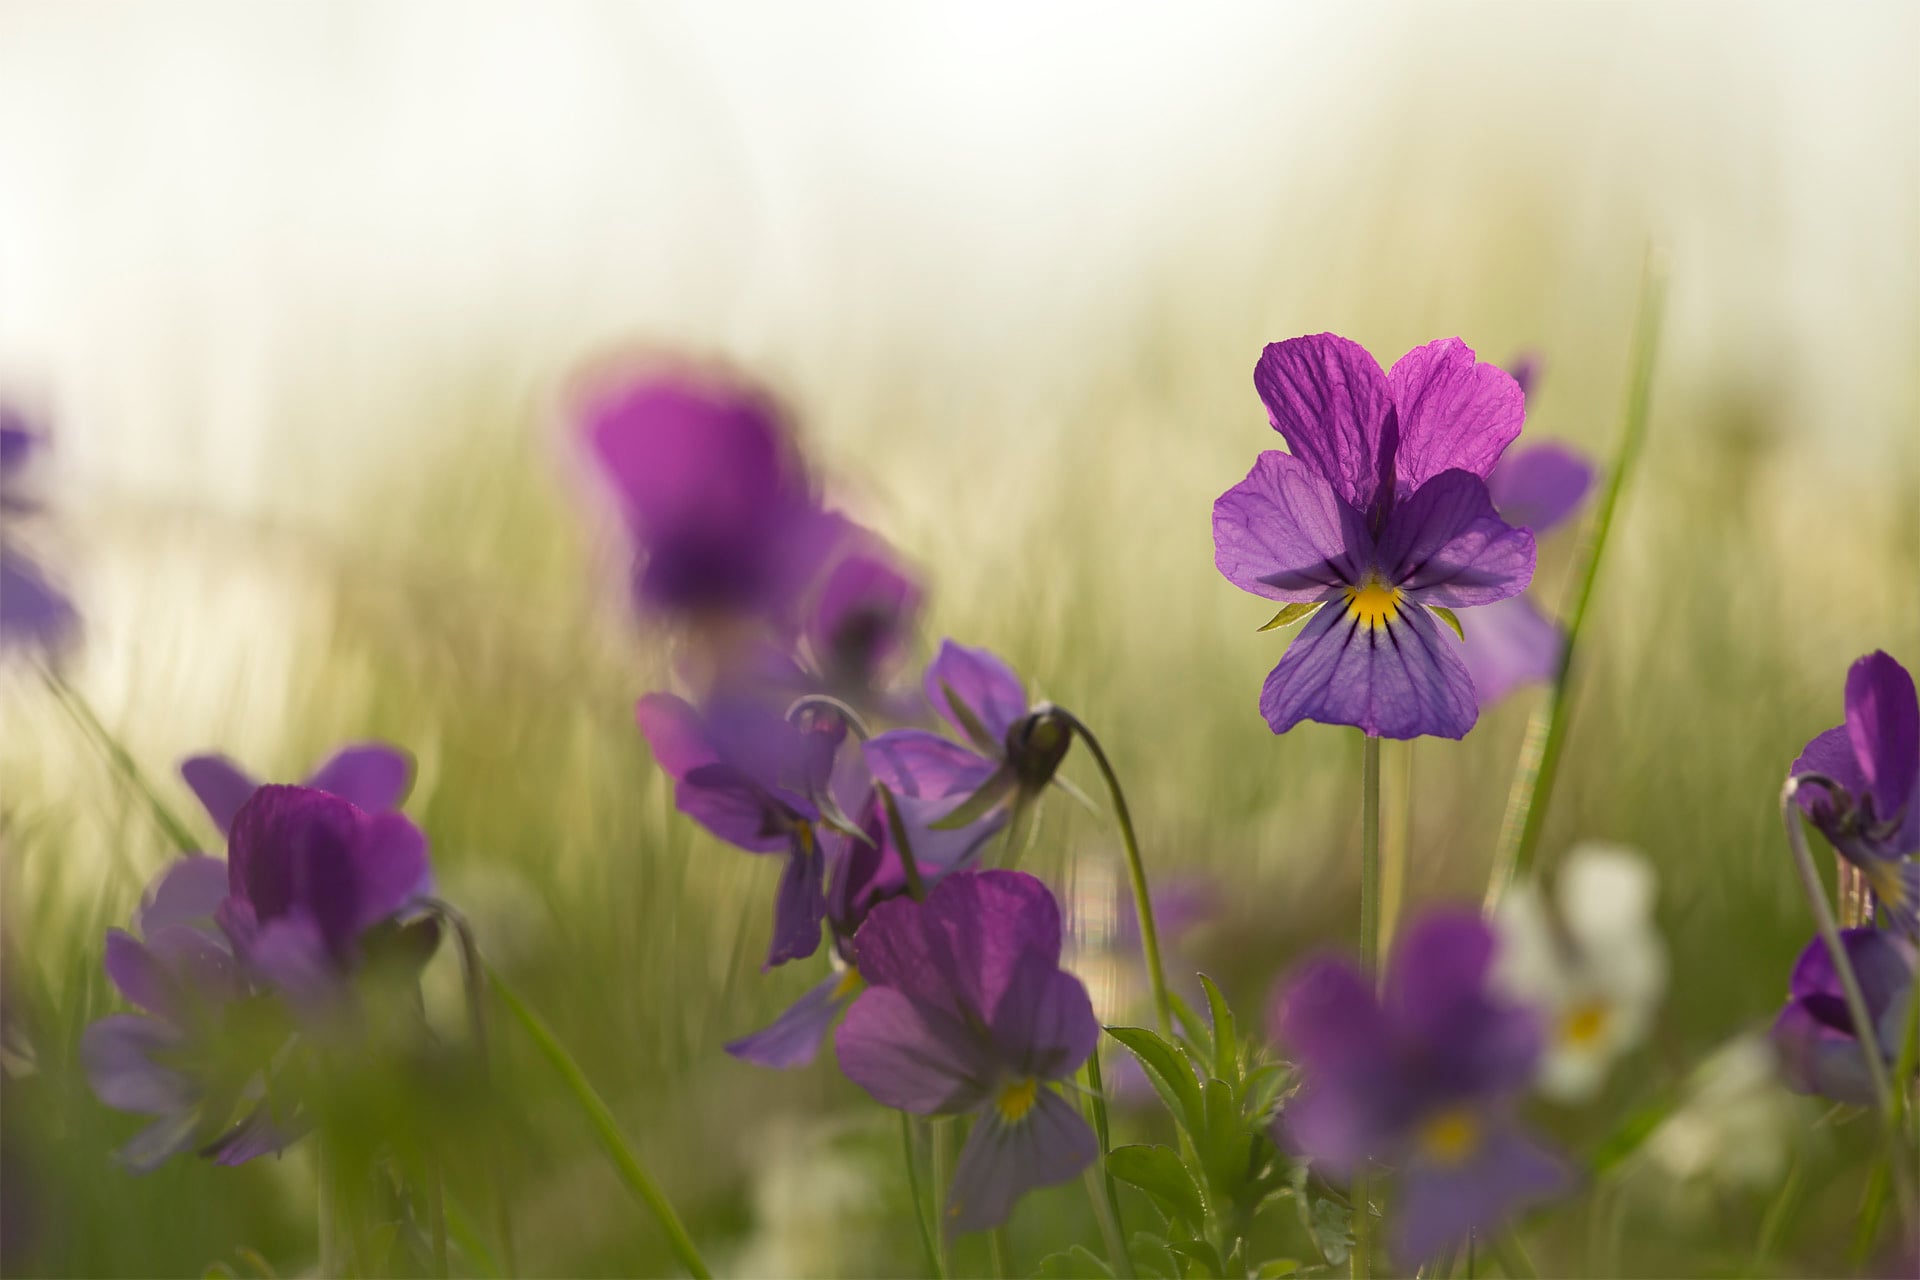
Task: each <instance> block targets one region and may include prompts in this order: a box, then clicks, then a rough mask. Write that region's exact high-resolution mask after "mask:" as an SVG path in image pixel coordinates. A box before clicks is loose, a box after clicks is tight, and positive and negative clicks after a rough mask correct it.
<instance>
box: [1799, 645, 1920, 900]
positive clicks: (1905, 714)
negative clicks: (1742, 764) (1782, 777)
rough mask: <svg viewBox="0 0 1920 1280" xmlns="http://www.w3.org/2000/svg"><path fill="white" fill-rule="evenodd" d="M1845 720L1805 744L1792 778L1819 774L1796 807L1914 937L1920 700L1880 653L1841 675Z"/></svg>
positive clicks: (1903, 673) (1919, 885)
mask: <svg viewBox="0 0 1920 1280" xmlns="http://www.w3.org/2000/svg"><path fill="white" fill-rule="evenodd" d="M1846 711H1847V719H1846V723H1845V724H1842V725H1840V726H1838V727H1837V728H1833V729H1828V730H1827V731H1826V732H1825V733H1822V734H1819V735H1818V736H1816V737H1815V738H1814V739H1813V741H1811V742H1809V743H1807V745H1806V748H1805V750H1803V751H1802V752H1801V753H1800V758H1799V759H1798V760H1795V761H1794V762H1793V773H1794V774H1796V775H1797V774H1804V773H1815V774H1823V775H1825V776H1826V777H1828V778H1830V779H1832V780H1833V781H1834V782H1835V783H1837V784H1838V785H1839V791H1838V792H1837V793H1836V792H1833V791H1830V790H1829V789H1828V788H1826V787H1823V786H1818V785H1813V784H1807V785H1803V786H1802V787H1801V788H1800V790H1799V800H1800V807H1801V809H1802V810H1804V811H1805V812H1806V814H1807V816H1808V817H1809V818H1811V819H1812V820H1813V824H1814V826H1816V827H1818V828H1819V829H1820V833H1821V834H1822V835H1824V836H1825V837H1826V838H1827V840H1828V842H1829V843H1831V844H1832V845H1833V847H1834V849H1835V850H1837V851H1838V852H1839V854H1840V856H1841V857H1843V858H1845V859H1846V860H1847V861H1848V862H1850V863H1852V864H1853V865H1854V866H1855V867H1857V868H1859V870H1860V872H1861V874H1862V876H1863V877H1864V878H1865V879H1866V882H1867V885H1868V887H1869V888H1871V889H1872V890H1873V896H1874V899H1875V900H1876V901H1877V902H1878V903H1879V904H1880V908H1881V909H1882V910H1883V911H1885V912H1886V913H1887V916H1888V918H1889V919H1891V920H1892V921H1893V923H1894V925H1895V926H1896V927H1898V928H1899V929H1900V930H1901V932H1903V933H1905V934H1906V935H1907V936H1908V937H1910V938H1915V937H1920V863H1916V862H1915V858H1914V855H1915V854H1920V697H1916V696H1915V692H1914V687H1913V677H1912V676H1910V675H1908V674H1907V669H1906V668H1905V667H1903V666H1901V665H1900V664H1899V663H1898V662H1896V661H1894V660H1893V658H1891V657H1889V656H1888V655H1887V654H1885V653H1883V652H1878V651H1876V652H1874V653H1870V654H1868V655H1867V656H1866V657H1864V658H1861V659H1859V660H1858V661H1856V662H1855V663H1854V664H1853V666H1852V667H1851V668H1850V669H1849V670H1848V671H1847V693H1846Z"/></svg>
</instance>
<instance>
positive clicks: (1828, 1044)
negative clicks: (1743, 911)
mask: <svg viewBox="0 0 1920 1280" xmlns="http://www.w3.org/2000/svg"><path fill="white" fill-rule="evenodd" d="M1840 940H1841V942H1842V943H1843V944H1844V945H1845V947H1846V952H1847V961H1848V963H1849V964H1851V965H1852V966H1853V973H1854V976H1855V977H1856V978H1858V979H1859V981H1860V994H1861V995H1862V996H1863V997H1864V998H1865V1000H1866V1006H1867V1016H1868V1017H1869V1018H1871V1019H1872V1020H1873V1030H1874V1036H1875V1038H1876V1040H1877V1042H1878V1043H1876V1044H1874V1045H1873V1046H1872V1048H1871V1049H1869V1048H1868V1047H1867V1046H1864V1045H1862V1044H1861V1043H1860V1037H1859V1034H1858V1031H1857V1030H1856V1028H1855V1027H1854V1023H1853V1017H1852V1015H1851V1014H1849V1013H1848V1011H1847V1002H1846V996H1845V995H1844V994H1843V993H1842V988H1841V985H1840V975H1839V973H1838V972H1837V971H1836V970H1835V969H1834V967H1833V954H1832V953H1831V952H1830V951H1828V950H1827V944H1826V942H1825V941H1824V940H1822V939H1820V938H1815V939H1814V940H1813V941H1812V942H1810V943H1808V944H1807V949H1806V950H1805V951H1802V952H1801V953H1800V960H1799V962H1798V963H1797V964H1795V965H1794V966H1793V980H1792V984H1791V986H1790V987H1789V995H1788V998H1787V1007H1786V1008H1785V1009H1783V1010H1781V1012H1780V1016H1779V1017H1778V1018H1777V1019H1775V1021H1774V1024H1773V1046H1774V1049H1775V1051H1776V1052H1777V1053H1778V1054H1779V1055H1780V1067H1781V1073H1782V1075H1784V1076H1785V1077H1786V1081H1787V1085H1788V1087H1789V1088H1791V1089H1793V1090H1794V1091H1795V1092H1797V1093H1810V1094H1817V1095H1819V1096H1820V1097H1823V1098H1831V1099H1833V1100H1834V1101H1835V1102H1850V1103H1853V1104H1855V1105H1856V1106H1862V1107H1868V1106H1872V1105H1873V1077H1872V1076H1871V1074H1870V1072H1869V1068H1868V1066H1867V1054H1868V1053H1869V1052H1872V1053H1877V1054H1879V1055H1880V1058H1881V1060H1882V1061H1883V1062H1885V1063H1886V1064H1887V1070H1888V1071H1889V1072H1891V1071H1892V1070H1893V1066H1894V1063H1895V1062H1896V1061H1897V1060H1898V1058H1899V1055H1900V1043H1901V1040H1902V1038H1903V1036H1904V1035H1905V1033H1906V1019H1907V1003H1908V1000H1909V998H1910V997H1911V995H1912V992H1913V976H1914V947H1913V944H1912V943H1911V942H1909V941H1908V940H1907V939H1905V938H1902V937H1900V936H1898V935H1896V934H1893V933H1888V932H1886V931H1885V930H1881V929H1871V928H1864V929H1846V930H1843V931H1842V932H1841V935H1840ZM1900 1087H1902V1086H1900V1085H1899V1084H1898V1083H1896V1084H1895V1088H1900Z"/></svg>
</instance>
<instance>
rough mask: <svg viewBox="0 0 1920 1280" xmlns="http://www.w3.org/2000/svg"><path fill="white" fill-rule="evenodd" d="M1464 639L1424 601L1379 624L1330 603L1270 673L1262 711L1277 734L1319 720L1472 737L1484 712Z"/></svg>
mask: <svg viewBox="0 0 1920 1280" xmlns="http://www.w3.org/2000/svg"><path fill="white" fill-rule="evenodd" d="M1458 643H1459V642H1458V641H1456V640H1454V639H1452V638H1451V637H1450V636H1442V635H1441V634H1440V629H1439V627H1438V626H1437V625H1435V623H1434V620H1433V615H1432V614H1430V613H1428V612H1427V611H1426V609H1425V608H1423V607H1421V606H1419V605H1417V604H1410V603H1409V604H1405V605H1402V606H1401V608H1400V609H1399V610H1398V612H1397V613H1396V614H1395V616H1394V617H1393V618H1392V620H1391V621H1389V622H1387V623H1386V625H1384V626H1380V627H1370V626H1367V625H1365V624H1364V623H1363V622H1361V621H1360V620H1359V619H1358V618H1356V617H1355V616H1353V615H1352V614H1351V613H1350V612H1349V611H1348V610H1347V609H1345V608H1343V607H1340V606H1338V605H1332V604H1330V605H1328V606H1327V607H1326V608H1324V609H1322V610H1320V612H1319V613H1317V614H1315V615H1314V616H1313V618H1312V619H1311V620H1310V621H1308V622H1307V624H1306V625H1305V626H1304V627H1302V628H1301V629H1300V633H1299V634H1298V635H1296V636H1295V637H1294V639H1293V644H1292V645H1291V646H1289V647H1288V649H1287V652H1286V654H1285V656H1283V657H1282V658H1281V659H1280V665H1279V666H1277V667H1275V668H1274V669H1273V671H1272V672H1271V673H1270V674H1269V675H1268V676H1267V682H1266V685H1265V687H1264V688H1262V689H1261V691H1260V713H1261V714H1262V715H1264V716H1265V717H1266V719H1267V724H1268V725H1270V726H1271V727H1272V729H1273V731H1274V732H1275V733H1285V732H1286V731H1287V730H1289V729H1291V728H1292V727H1293V726H1294V725H1296V724H1299V723H1300V722H1301V721H1302V720H1317V721H1319V722H1320V723H1322V724H1350V725H1354V726H1355V727H1357V728H1359V729H1360V730H1362V731H1363V732H1365V733H1367V734H1370V735H1372V736H1375V737H1381V738H1417V737H1420V736H1421V735H1423V734H1431V735H1433V736H1435V737H1440V738H1462V737H1465V736H1466V734H1467V731H1468V730H1469V729H1471V728H1473V724H1474V721H1475V720H1476V719H1478V718H1479V714H1480V710H1479V703H1478V701H1477V700H1476V698H1475V697H1474V692H1473V679H1472V677H1470V676H1469V675H1468V674H1467V668H1466V665H1465V664H1464V663H1462V662H1461V660H1460V656H1459V654H1458V653H1457V652H1456V651H1455V648H1454V646H1456V645H1457V644H1458Z"/></svg>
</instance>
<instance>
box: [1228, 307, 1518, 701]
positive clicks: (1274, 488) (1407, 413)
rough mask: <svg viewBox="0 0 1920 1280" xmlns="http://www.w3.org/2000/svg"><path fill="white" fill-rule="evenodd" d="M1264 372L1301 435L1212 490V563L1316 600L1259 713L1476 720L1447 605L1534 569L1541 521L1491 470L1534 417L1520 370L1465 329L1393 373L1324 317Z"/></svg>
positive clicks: (1268, 591)
mask: <svg viewBox="0 0 1920 1280" xmlns="http://www.w3.org/2000/svg"><path fill="white" fill-rule="evenodd" d="M1254 385H1255V387H1257V388H1258V390H1259V392H1260V398H1261V399H1262V400H1263V401H1264V402H1265V403H1266V406H1267V416H1268V418H1269V419H1270V421H1271V422H1272V424H1273V427H1274V429H1275V430H1276V431H1278V432H1279V433H1280V434H1281V435H1282V436H1283V437H1285V438H1286V441H1287V444H1288V446H1289V447H1290V448H1291V449H1292V452H1291V453H1281V452H1278V451H1277V450H1276V451H1270V452H1267V453H1263V454H1261V455H1260V457H1259V459H1258V460H1257V461H1256V462H1255V463H1254V465H1253V470H1252V471H1251V472H1249V473H1248V475H1247V478H1246V479H1245V480H1243V481H1241V482H1240V483H1239V484H1237V485H1235V486H1234V487H1233V488H1231V489H1229V490H1227V492H1226V493H1224V494H1222V495H1221V496H1220V498H1219V500H1218V501H1216V502H1215V503H1214V505H1213V539H1214V563H1215V565H1216V566H1218V568H1219V570H1220V572H1221V573H1222V574H1224V575H1225V576H1226V578H1227V580H1228V581H1230V582H1232V583H1233V584H1234V585H1235V586H1237V587H1239V588H1240V589H1241V590H1243V591H1250V592H1252V593H1253V594H1255V595H1258V596H1264V597H1266V598H1267V599H1269V600H1276V601H1279V602H1280V603H1281V604H1283V605H1285V606H1287V608H1285V609H1283V610H1282V611H1281V613H1280V615H1279V616H1278V617H1276V619H1275V623H1278V622H1280V621H1281V620H1283V619H1286V618H1289V617H1292V618H1298V617H1301V616H1304V615H1305V614H1308V613H1311V614H1312V617H1311V618H1310V620H1309V621H1307V622H1306V624H1305V625H1304V626H1303V627H1302V629H1301V631H1300V634H1299V635H1297V636H1296V637H1294V641H1293V643H1292V645H1291V646H1289V647H1288V649H1287V652H1286V655H1285V656H1284V657H1282V658H1281V660H1280V664H1279V665H1278V666H1276V667H1275V668H1274V669H1273V672H1272V674H1270V675H1269V676H1268V677H1267V681H1266V686H1265V688H1264V689H1263V690H1262V691H1261V696H1260V711H1261V714H1262V715H1264V716H1265V717H1266V720H1267V723H1268V725H1270V726H1271V727H1272V729H1273V731H1274V732H1275V733H1284V732H1286V731H1287V730H1288V729H1291V728H1292V727H1293V726H1294V725H1296V724H1298V723H1300V722H1301V721H1302V720H1317V721H1320V722H1322V723H1324V724H1350V725H1354V726H1357V727H1358V728H1359V729H1360V730H1361V731H1363V732H1364V733H1367V734H1368V735H1370V736H1374V737H1383V738H1413V737H1419V736H1421V735H1423V734H1432V735H1434V736H1437V737H1443V738H1459V737H1464V736H1465V735H1466V733H1467V731H1468V730H1469V729H1471V728H1472V727H1473V724H1474V721H1475V720H1476V719H1477V718H1478V716H1479V700H1478V698H1477V697H1476V696H1475V694H1474V688H1473V679H1472V677H1471V676H1470V675H1469V674H1468V672H1467V668H1466V664H1465V663H1464V662H1463V661H1462V660H1461V658H1460V655H1459V654H1458V653H1457V652H1456V651H1455V650H1454V648H1453V645H1454V644H1455V643H1456V642H1455V641H1453V640H1449V639H1448V638H1447V637H1446V635H1445V634H1444V633H1443V630H1442V627H1441V622H1442V621H1445V622H1446V623H1447V624H1448V626H1450V627H1455V628H1457V626H1458V623H1457V621H1456V620H1455V619H1454V618H1453V617H1452V613H1451V611H1452V610H1454V609H1460V608H1468V607H1472V606H1478V605H1488V604H1492V603H1494V602H1495V601H1497V600H1504V599H1506V598H1507V597H1509V596H1512V595H1517V594H1518V593H1519V592H1521V591H1523V590H1525V589H1526V586H1527V584H1528V583H1529V582H1530V581H1531V580H1532V578H1533V565H1534V546H1533V535H1532V534H1530V533H1528V532H1526V531H1525V530H1524V529H1516V528H1514V527H1512V526H1511V525H1509V524H1507V523H1506V522H1505V521H1504V520H1502V519H1501V518H1500V516H1499V515H1498V514H1497V513H1496V512H1495V510H1494V506H1493V500H1492V498H1491V497H1490V496H1489V495H1488V492H1487V485H1486V477H1487V476H1488V474H1489V473H1491V472H1492V470H1493V467H1494V464H1495V463H1496V462H1498V461H1499V459H1500V455H1501V453H1502V451H1504V450H1505V449H1506V447H1507V445H1508V444H1510V443H1511V442H1512V441H1513V439H1514V437H1515V436H1517V435H1518V434H1519V433H1520V424H1521V420H1522V419H1523V417H1524V416H1525V397H1524V396H1522V394H1521V392H1520V388H1519V386H1518V384H1516V383H1515V382H1514V380H1513V379H1512V377H1510V376H1509V375H1508V374H1507V373H1506V372H1505V371H1504V370H1502V369H1499V368H1497V367H1495V366H1493V365H1489V364H1479V363H1476V362H1475V360H1474V355H1473V351H1472V349H1471V348H1469V347H1468V346H1467V345H1466V344H1465V343H1463V342H1461V341H1460V340H1459V339H1457V338H1449V339H1446V340H1443V341H1440V342H1433V343H1429V344H1428V345H1426V346H1424V347H1416V348H1414V349H1413V350H1412V351H1410V352H1408V353H1407V354H1406V355H1405V356H1402V357H1401V358H1400V359H1399V361H1397V362H1396V363H1395V364H1394V366H1393V369H1392V370H1391V371H1390V372H1386V373H1382V372H1381V370H1380V366H1379V365H1378V364H1377V363H1376V362H1375V361H1374V358H1373V357H1372V356H1371V355H1368V354H1367V351H1366V349H1365V348H1364V347H1362V346H1360V345H1359V344H1358V343H1355V342H1351V341H1349V340H1347V339H1345V338H1340V337H1336V336H1334V335H1333V334H1319V335H1316V336H1313V337H1307V338H1295V339H1292V340H1291V341H1288V342H1276V343H1273V344H1271V345H1269V346H1268V347H1267V349H1266V350H1265V351H1264V352H1263V353H1262V354H1261V356H1260V362H1259V364H1258V365H1257V366H1256V367H1255V369H1254ZM1436 610H1438V611H1439V612H1438V614H1437V615H1436V612H1435V611H1436ZM1269 625H1273V624H1269Z"/></svg>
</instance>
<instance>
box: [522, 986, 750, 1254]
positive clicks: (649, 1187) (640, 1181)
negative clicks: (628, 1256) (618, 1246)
mask: <svg viewBox="0 0 1920 1280" xmlns="http://www.w3.org/2000/svg"><path fill="white" fill-rule="evenodd" d="M489 977H491V978H492V980H493V991H494V994H495V995H496V996H497V997H499V1000H500V1003H501V1004H503V1005H505V1006H506V1008H507V1012H509V1013H511V1014H512V1015H513V1017H514V1020H515V1021H516V1022H518V1023H519V1024H520V1026H521V1029H522V1030H524V1031H525V1032H526V1033H527V1038H528V1039H530V1040H532V1041H533V1043H534V1047H535V1048H537V1049H539V1050H540V1055H541V1056H542V1057H544V1058H545V1059H546V1060H547V1064H548V1065H549V1066H551V1067H552V1068H553V1069H554V1071H555V1073H556V1074H558V1075H559V1077H560V1079H561V1081H562V1083H564V1084H565V1085H566V1087H567V1092H568V1093H570V1094H572V1095H573V1100H574V1101H575V1102H576V1103H578V1104H579V1107H580V1110H581V1111H582V1112H584V1113H585V1115H586V1117H587V1123H588V1124H589V1125H591V1126H592V1128H593V1132H594V1136H595V1137H597V1138H598V1139H599V1140H600V1145H601V1147H603V1148H604V1149H605V1150H606V1153H607V1156H608V1157H609V1158H610V1159H611V1160H612V1162H613V1167H614V1169H615V1170H616V1171H617V1172H618V1173H619V1175H620V1180H621V1181H622V1182H625V1183H626V1184H627V1189H628V1190H629V1191H631V1192H633V1194H634V1195H635V1196H636V1197H638V1199H639V1200H640V1202H641V1203H642V1204H644V1205H645V1206H646V1207H647V1209H648V1210H649V1211H650V1212H651V1213H652V1214H653V1216H654V1219H655V1221H657V1222H658V1223H659V1224H660V1229H661V1231H662V1232H664V1233H665V1235H666V1237H667V1244H668V1246H669V1247H671V1248H672V1250H673V1254H674V1256H675V1257H676V1258H678V1259H680V1265H681V1266H683V1267H685V1268H686V1269H687V1274H689V1275H691V1276H693V1277H694V1280H711V1277H712V1275H713V1273H712V1272H711V1271H710V1270H708V1268H707V1264H706V1260H705V1259H703V1258H702V1257H701V1256H700V1250H699V1249H698V1248H697V1247H696V1246H695V1245H694V1243H693V1237H691V1236H689V1235H688V1234H687V1229H686V1227H685V1226H684V1225H683V1224H682V1223H681V1221H680V1215H679V1214H678V1213H676V1212H674V1208H673V1205H672V1203H671V1202H670V1201H669V1200H668V1199H667V1197H666V1193H665V1192H663V1191H662V1190H661V1189H660V1184H659V1183H658V1182H656V1181H655V1180H654V1178H653V1175H652V1174H651V1173H649V1172H647V1167H646V1165H645V1164H643V1163H642V1162H641V1160H640V1157H639V1155H638V1153H636V1152H635V1151H634V1149H633V1145H632V1144H631V1143H629V1142H628V1141H627V1138H626V1135H625V1134H623V1133H622V1132H621V1131H620V1123H619V1121H618V1120H616V1119H615V1118H614V1114H613V1111H612V1110H611V1109H610V1108H609V1107H608V1106H607V1104H606V1102H605V1100H604V1099H602V1098H601V1097H600V1094H599V1093H598V1091H596V1090H595V1089H594V1087H593V1085H592V1083H591V1082H589V1081H588V1079H587V1076H586V1073H585V1072H584V1071H582V1070H581V1069H580V1064H579V1063H577V1062H575V1061H574V1059H573V1055H571V1054H569V1053H568V1052H567V1051H566V1049H565V1048H564V1047H562V1045H561V1044H560V1042H559V1040H557V1039H556V1038H555V1037H554V1034H553V1031H552V1029H551V1028H549V1027H548V1026H547V1024H546V1023H545V1022H544V1021H542V1020H541V1018H540V1015H539V1014H537V1013H535V1012H534V1011H533V1010H532V1009H531V1008H529V1007H528V1006H527V1004H526V1003H525V1002H524V1001H522V1000H521V999H520V997H519V996H518V995H516V994H515V993H514V990H513V988H512V987H510V986H508V985H507V983H506V981H505V980H504V979H502V978H501V977H500V975H499V974H498V973H490V974H489Z"/></svg>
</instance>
